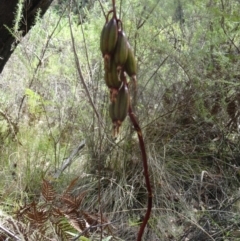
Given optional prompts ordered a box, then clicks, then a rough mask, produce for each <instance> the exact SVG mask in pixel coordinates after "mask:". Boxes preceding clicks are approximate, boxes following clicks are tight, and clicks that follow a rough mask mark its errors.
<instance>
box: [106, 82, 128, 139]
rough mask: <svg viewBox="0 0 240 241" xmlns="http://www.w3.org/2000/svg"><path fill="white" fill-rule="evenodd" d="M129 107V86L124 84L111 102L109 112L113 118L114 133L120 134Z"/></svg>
mask: <svg viewBox="0 0 240 241" xmlns="http://www.w3.org/2000/svg"><path fill="white" fill-rule="evenodd" d="M128 109H129V92H128V87H127V86H126V85H123V86H122V87H121V88H120V90H119V91H118V94H117V96H116V100H115V101H114V102H111V103H110V106H109V114H110V117H111V119H112V123H113V129H114V135H115V134H118V132H119V128H120V126H121V124H122V122H123V121H124V120H125V118H126V116H127V113H128Z"/></svg>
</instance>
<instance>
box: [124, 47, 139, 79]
mask: <svg viewBox="0 0 240 241" xmlns="http://www.w3.org/2000/svg"><path fill="white" fill-rule="evenodd" d="M124 70H125V71H126V73H127V74H128V76H129V77H134V76H136V74H137V62H136V59H135V56H134V53H133V51H132V49H131V47H130V45H129V44H128V57H127V61H126V63H125V65H124Z"/></svg>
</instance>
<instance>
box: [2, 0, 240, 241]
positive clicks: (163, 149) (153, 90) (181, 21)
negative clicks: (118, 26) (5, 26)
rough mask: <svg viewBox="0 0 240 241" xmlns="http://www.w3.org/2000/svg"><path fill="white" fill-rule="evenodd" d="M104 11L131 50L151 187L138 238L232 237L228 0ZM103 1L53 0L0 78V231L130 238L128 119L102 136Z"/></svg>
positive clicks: (134, 146) (139, 213)
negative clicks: (115, 133) (142, 230)
mask: <svg viewBox="0 0 240 241" xmlns="http://www.w3.org/2000/svg"><path fill="white" fill-rule="evenodd" d="M101 6H102V7H101ZM116 7H117V14H118V16H119V17H120V18H121V20H122V22H123V23H124V30H125V33H126V35H127V37H128V39H129V42H130V43H131V45H132V47H133V49H134V54H135V56H136V59H137V66H138V72H137V97H136V101H134V112H135V113H136V116H137V119H138V121H139V123H140V125H141V128H142V132H143V138H144V141H145V145H146V150H147V157H148V164H149V175H150V180H151V186H152V189H153V208H152V213H151V217H150V219H149V221H148V226H147V228H146V229H145V233H144V237H143V240H161V241H163V240H169V241H170V240H176V241H183V240H191V241H196V240H199V241H200V240H204V241H205V240H231V241H233V240H234V241H235V240H240V232H239V221H240V216H239V209H240V202H239V200H240V193H239V185H240V144H239V143H240V142H239V138H240V136H239V124H240V123H239V120H240V119H239V118H240V108H239V106H240V84H239V83H240V72H239V66H240V57H239V56H240V31H239V27H240V15H239V12H240V3H239V1H238V0H232V1H227V0H220V1H215V0H208V1H201V0H194V1H186V0H172V1H163V0H159V1H156V0H147V1H145V0H138V1H137V0H132V1H123V0H122V1H116ZM109 9H111V1H100V0H99V1H77V0H75V1H74V0H73V1H54V2H53V4H52V5H51V6H50V8H49V9H48V11H47V12H46V13H45V15H44V17H43V18H39V17H38V15H36V17H35V22H36V24H35V26H34V27H32V29H31V31H30V32H29V33H28V34H27V35H26V36H25V37H24V38H22V39H21V41H20V43H19V44H18V46H17V48H16V49H15V51H14V53H13V54H12V55H11V58H10V59H9V61H8V62H7V64H6V65H5V68H4V70H3V72H2V73H1V75H0V86H1V95H0V103H1V106H0V153H1V159H0V173H1V177H2V178H1V180H0V195H1V203H0V205H1V213H0V219H1V222H0V238H1V240H6V239H7V238H9V239H10V240H105V241H106V240H136V236H137V233H138V230H139V227H140V225H141V222H142V218H143V216H144V214H145V212H146V203H147V190H146V185H145V181H144V176H143V167H142V156H141V152H140V149H139V143H138V139H137V135H136V132H135V131H134V129H133V127H132V124H131V122H130V120H129V118H128V117H127V118H126V120H125V121H124V123H123V124H122V127H121V129H120V132H119V135H118V136H117V138H113V136H112V121H111V119H110V116H109V90H108V88H107V86H106V85H105V81H104V63H103V59H102V54H101V51H100V33H101V30H102V26H103V25H104V22H105V18H104V13H103V12H105V13H107V12H108V11H109ZM9 31H11V29H9ZM71 33H72V35H71ZM15 34H16V33H15ZM74 49H76V53H77V55H74V51H73V50H74ZM131 91H132V89H131V86H130V93H131ZM131 96H132V95H131ZM93 106H94V108H93Z"/></svg>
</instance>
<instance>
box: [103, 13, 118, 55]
mask: <svg viewBox="0 0 240 241" xmlns="http://www.w3.org/2000/svg"><path fill="white" fill-rule="evenodd" d="M117 38H118V25H117V20H116V19H115V18H114V17H112V18H111V20H110V21H109V22H107V23H106V24H105V25H104V26H103V29H102V32H101V37H100V49H101V52H102V55H103V56H105V55H111V53H112V52H113V51H114V49H115V46H116V43H117Z"/></svg>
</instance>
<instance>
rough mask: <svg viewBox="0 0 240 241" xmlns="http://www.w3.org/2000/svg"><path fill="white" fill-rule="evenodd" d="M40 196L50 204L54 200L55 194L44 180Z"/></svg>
mask: <svg viewBox="0 0 240 241" xmlns="http://www.w3.org/2000/svg"><path fill="white" fill-rule="evenodd" d="M41 191H42V195H43V197H44V199H45V201H46V202H52V201H53V200H55V198H56V193H55V191H54V189H53V187H52V185H51V184H50V183H49V182H48V181H47V180H45V179H43V184H42V190H41Z"/></svg>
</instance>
